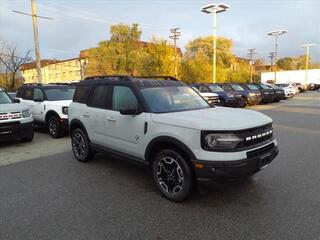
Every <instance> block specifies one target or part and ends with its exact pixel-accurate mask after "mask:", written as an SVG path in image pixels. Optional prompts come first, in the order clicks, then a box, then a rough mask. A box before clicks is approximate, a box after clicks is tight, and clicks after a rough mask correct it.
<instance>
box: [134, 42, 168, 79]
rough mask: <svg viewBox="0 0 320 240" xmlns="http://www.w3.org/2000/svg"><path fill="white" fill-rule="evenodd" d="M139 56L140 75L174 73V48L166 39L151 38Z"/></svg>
mask: <svg viewBox="0 0 320 240" xmlns="http://www.w3.org/2000/svg"><path fill="white" fill-rule="evenodd" d="M141 56H142V60H141V66H140V73H141V75H146V76H148V75H149V76H151V75H158V76H160V75H166V76H170V75H171V76H173V75H174V48H173V47H172V46H170V45H169V44H168V42H167V41H166V40H162V39H157V38H152V40H151V42H150V43H147V44H145V45H144V48H143V53H142V54H141Z"/></svg>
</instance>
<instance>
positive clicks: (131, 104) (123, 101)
mask: <svg viewBox="0 0 320 240" xmlns="http://www.w3.org/2000/svg"><path fill="white" fill-rule="evenodd" d="M137 108H138V101H137V98H136V96H135V95H134V93H133V92H132V90H131V89H130V88H129V87H125V86H115V87H114V88H113V96H112V110H115V111H120V109H137Z"/></svg>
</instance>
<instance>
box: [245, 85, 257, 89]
mask: <svg viewBox="0 0 320 240" xmlns="http://www.w3.org/2000/svg"><path fill="white" fill-rule="evenodd" d="M246 86H247V87H248V88H249V89H250V90H259V88H258V87H257V86H256V85H254V84H247V85H246Z"/></svg>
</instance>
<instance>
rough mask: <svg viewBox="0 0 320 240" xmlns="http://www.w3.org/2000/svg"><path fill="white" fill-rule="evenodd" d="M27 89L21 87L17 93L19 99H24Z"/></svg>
mask: <svg viewBox="0 0 320 240" xmlns="http://www.w3.org/2000/svg"><path fill="white" fill-rule="evenodd" d="M25 89H26V88H25V87H20V88H19V89H18V91H17V96H16V97H17V98H23V92H24V90H25Z"/></svg>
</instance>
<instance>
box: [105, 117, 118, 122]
mask: <svg viewBox="0 0 320 240" xmlns="http://www.w3.org/2000/svg"><path fill="white" fill-rule="evenodd" d="M107 120H108V121H110V122H115V121H116V119H115V118H114V117H107Z"/></svg>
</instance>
